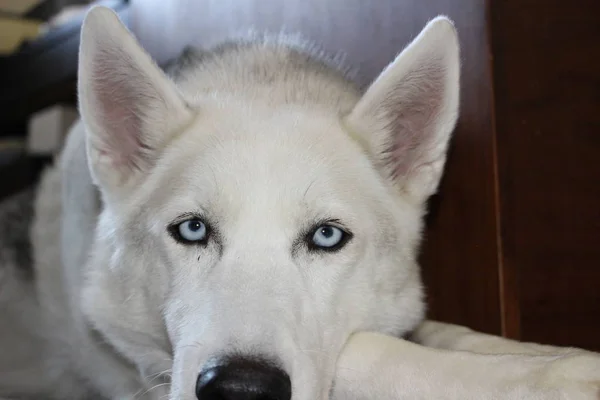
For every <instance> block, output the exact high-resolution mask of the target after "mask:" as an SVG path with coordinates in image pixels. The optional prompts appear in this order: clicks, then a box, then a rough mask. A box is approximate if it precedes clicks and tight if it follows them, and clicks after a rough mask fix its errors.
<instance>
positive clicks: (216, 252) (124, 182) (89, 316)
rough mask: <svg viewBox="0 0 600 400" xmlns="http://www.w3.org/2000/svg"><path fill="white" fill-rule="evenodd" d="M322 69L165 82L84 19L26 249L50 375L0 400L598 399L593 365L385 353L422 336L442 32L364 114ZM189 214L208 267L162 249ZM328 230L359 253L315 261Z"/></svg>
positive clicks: (440, 121)
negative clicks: (223, 375)
mask: <svg viewBox="0 0 600 400" xmlns="http://www.w3.org/2000/svg"><path fill="white" fill-rule="evenodd" d="M313 56H314V54H312V53H310V52H308V51H307V50H306V49H303V48H301V47H294V46H293V45H291V44H290V43H289V42H286V41H285V40H281V39H277V40H275V39H272V38H266V39H264V40H259V41H257V42H250V43H246V44H243V45H238V46H234V47H227V48H223V49H220V50H219V49H217V50H216V51H215V52H213V53H207V54H204V55H202V56H200V57H199V60H197V62H195V63H192V65H190V66H186V67H185V68H184V69H182V70H181V71H179V72H178V75H177V76H174V77H172V78H171V79H169V78H167V76H165V75H164V74H163V73H162V72H161V71H160V70H159V69H158V68H157V67H156V65H155V64H154V63H153V62H152V61H151V59H150V58H149V57H148V56H147V54H146V53H145V52H144V51H143V50H142V49H141V48H139V46H138V45H137V44H136V43H135V41H134V39H133V37H132V36H131V35H130V34H129V33H128V32H127V31H126V29H125V28H124V27H123V26H122V25H121V24H120V22H119V21H118V20H117V18H116V16H115V15H114V13H112V12H111V11H109V10H108V9H105V8H101V7H95V8H93V9H92V10H91V11H90V13H89V14H88V16H87V18H86V21H85V23H84V27H83V33H82V51H81V56H80V73H79V77H80V81H79V93H80V101H81V114H82V121H80V122H78V123H77V124H76V125H75V126H74V128H73V129H72V131H71V132H70V135H69V137H68V141H67V145H66V148H65V149H64V152H63V154H62V156H61V158H60V160H59V161H58V162H57V167H56V168H54V169H52V170H50V171H48V173H46V174H45V176H44V179H43V182H42V185H41V188H40V193H39V197H38V203H37V206H36V211H37V217H36V223H35V226H34V228H33V232H34V236H33V239H34V246H35V255H36V260H37V262H36V273H37V295H38V301H39V304H40V310H39V311H40V312H41V315H42V317H41V322H40V329H43V330H44V332H45V333H46V334H45V335H44V340H43V351H41V352H40V353H41V354H40V355H41V357H40V358H41V359H42V361H41V365H43V366H44V368H38V369H36V370H35V371H36V375H35V376H31V375H22V376H19V378H18V379H17V380H16V382H17V383H18V384H19V385H20V388H19V387H18V386H17V387H16V388H15V387H13V386H14V385H13V386H9V387H8V389H5V386H4V385H3V381H2V379H1V378H0V395H7V396H8V395H13V394H25V395H29V394H31V393H32V392H31V391H30V390H29V391H28V390H27V388H28V387H30V386H28V382H29V381H30V380H36V383H38V384H39V386H38V389H37V390H36V391H34V393H35V394H36V395H40V396H48V397H51V396H54V397H56V398H58V399H67V398H68V399H77V398H83V397H84V396H85V395H86V394H90V393H95V394H100V395H102V396H103V397H106V398H110V399H134V398H135V399H139V398H147V399H161V398H164V397H165V396H168V398H170V399H173V400H175V399H178V400H179V399H182V400H187V399H194V398H195V393H194V387H195V382H196V378H197V376H198V373H199V372H200V370H201V369H202V368H203V367H204V366H205V365H206V364H207V363H209V362H211V361H213V360H214V359H218V358H220V357H223V356H226V355H228V354H230V353H231V352H236V353H241V354H257V353H258V354H261V355H262V356H264V357H268V358H270V359H273V360H275V361H276V362H278V363H279V364H281V366H282V367H283V369H284V370H285V371H286V372H287V373H288V374H289V375H290V377H291V382H292V393H293V399H294V400H315V399H319V400H321V399H322V400H324V399H326V398H329V393H332V396H333V398H336V399H346V400H347V399H367V398H373V399H380V400H381V399H390V400H391V399H397V398H461V399H466V398H477V399H481V398H495V397H499V396H500V395H507V396H509V397H502V398H522V397H519V396H523V395H525V394H526V395H527V398H532V399H538V398H539V399H541V398H557V399H558V398H563V397H561V396H563V395H565V394H569V393H576V394H578V395H580V396H579V397H577V395H574V397H572V398H575V399H579V398H581V399H591V398H594V397H591V396H593V394H592V393H593V390H597V389H598V383H599V379H598V373H597V372H593V370H594V368H596V367H598V365H599V364H600V363H599V361H598V360H599V359H598V357H597V356H595V355H591V354H587V353H583V352H581V353H577V354H578V355H577V357H574V358H570V359H568V360H567V361H568V362H570V363H571V364H569V363H568V362H564V363H561V362H558V361H557V360H558V359H559V358H557V357H556V356H547V355H546V356H542V357H534V356H531V355H512V356H497V355H489V354H488V355H475V354H471V353H461V352H455V353H454V352H448V351H442V350H436V349H434V348H433V347H434V346H436V345H439V344H440V343H447V342H448V341H449V342H450V343H451V344H450V345H448V346H447V347H449V348H452V347H456V348H460V349H467V350H468V349H470V348H471V347H473V348H474V349H478V347H477V343H476V342H477V341H471V340H470V339H469V340H467V341H462V340H454V339H458V338H461V337H463V336H462V335H464V334H465V332H464V331H462V330H459V331H455V328H454V327H452V326H447V325H435V323H433V322H428V323H425V324H424V325H421V328H420V329H419V330H417V331H416V333H415V336H414V338H415V341H417V342H421V343H423V344H425V345H430V346H431V347H422V346H419V345H417V344H414V343H410V342H407V341H404V340H401V339H397V338H394V336H395V337H400V336H401V335H404V334H406V333H408V332H411V331H412V330H413V329H414V328H415V327H417V326H418V325H419V323H420V322H421V321H422V318H423V315H424V305H423V298H422V287H421V281H420V274H419V270H418V265H417V263H416V258H417V252H418V246H419V243H420V237H421V227H422V216H423V214H424V213H425V205H426V200H427V198H428V197H429V196H430V195H431V194H432V193H433V192H434V191H435V190H436V188H437V185H438V182H439V180H440V178H441V175H442V171H443V164H444V160H445V153H446V148H447V145H448V141H449V138H450V134H451V132H452V130H453V127H454V124H455V121H456V117H457V113H458V91H459V77H458V70H459V53H458V43H457V39H456V33H455V31H454V28H453V26H452V24H451V22H450V21H449V20H448V19H446V18H444V17H439V18H436V19H435V20H432V21H431V22H430V23H429V24H428V25H427V26H426V28H425V29H424V30H423V32H422V33H421V34H420V35H419V36H418V37H417V38H416V39H415V40H414V41H413V43H411V44H410V45H409V46H408V47H407V48H406V49H405V50H404V51H403V52H402V53H401V54H400V55H399V56H398V58H397V59H396V60H395V61H394V62H393V63H392V64H390V66H389V67H388V68H387V69H386V70H385V71H384V72H383V73H382V75H381V76H380V77H379V78H378V79H377V80H376V81H375V82H374V83H373V85H372V86H371V87H370V88H369V89H368V90H367V91H366V93H365V94H364V95H361V93H360V92H359V91H358V90H357V89H356V88H355V87H354V86H353V84H352V83H351V82H349V81H348V80H347V79H346V77H345V76H344V75H343V74H342V73H340V72H339V71H335V70H334V69H332V68H331V66H330V65H329V64H328V63H321V62H320V61H319V60H318V59H315V58H314V57H313ZM186 213H198V214H201V215H202V216H203V218H205V220H206V221H207V222H208V223H210V224H211V226H212V228H213V230H214V231H215V232H216V234H215V235H214V236H213V237H212V239H211V240H209V242H208V244H207V245H206V246H205V247H198V246H184V245H182V244H180V243H177V242H176V241H175V240H174V238H173V237H172V236H171V235H170V234H169V233H168V226H169V225H170V224H172V223H173V221H176V220H177V219H178V218H180V217H181V215H183V214H186ZM328 218H335V219H338V220H339V221H340V223H341V224H343V225H344V227H346V228H347V229H349V230H350V231H352V233H353V235H354V236H353V238H352V240H351V241H350V242H349V243H348V244H347V245H346V246H345V247H344V248H343V249H341V250H340V251H339V252H335V253H324V252H321V253H319V252H311V251H309V249H308V248H307V245H306V243H304V234H305V233H306V232H307V229H309V228H311V227H312V226H313V225H314V224H318V222H319V221H321V220H323V219H328ZM59 232H60V234H59ZM428 324H433V325H428ZM367 332H371V333H367ZM440 333H441V335H442V336H444V335H445V334H446V335H447V336H448V337H449V338H450V339H448V338H447V337H446V338H445V339H439V337H438V336H439V335H440ZM387 335H389V336H387ZM477 337H479V336H477ZM481 337H483V338H487V337H486V336H481ZM1 339H2V338H0V345H2V343H1ZM486 340H487V339H486ZM495 340H498V341H500V342H499V343H504V344H505V343H508V344H506V349H508V350H507V351H508V352H511V350H512V349H515V348H518V347H515V346H516V345H513V344H512V342H504V341H502V339H499V338H495ZM455 342H456V343H460V345H458V344H456V343H455ZM523 346H525V348H527V349H533V347H528V346H527V345H523ZM531 351H534V350H531ZM557 352H558V350H557ZM557 354H558V353H557ZM565 354H567V353H565ZM570 354H575V353H568V354H567V356H568V357H570ZM579 354H582V355H581V357H580V356H579ZM338 357H339V360H338ZM569 360H570V361H569ZM0 365H1V364H0ZM37 366H38V367H39V364H38V365H37ZM571 366H572V367H573V368H574V369H573V370H567V368H568V367H571ZM597 370H598V368H596V371H597ZM40 371H42V372H40ZM50 371H51V373H49V372H50ZM553 376H559V377H560V378H561V379H562V380H559V381H554V380H552V379H550V378H551V377H553ZM538 378H539V379H538ZM546 378H547V379H546ZM531 380H533V381H535V382H536V383H535V385H532V384H531ZM557 382H558V383H557ZM332 389H333V390H332ZM553 389H555V391H554V392H552V391H551V390H553ZM548 395H549V396H550V397H545V396H548ZM510 396H512V397H510ZM553 396H554V397H553Z"/></svg>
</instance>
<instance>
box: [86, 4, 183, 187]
mask: <svg viewBox="0 0 600 400" xmlns="http://www.w3.org/2000/svg"><path fill="white" fill-rule="evenodd" d="M78 79H79V82H78V91H79V102H80V105H79V106H80V113H81V116H82V119H83V121H84V123H85V126H86V131H87V138H86V139H87V140H86V142H87V153H88V162H89V166H90V170H91V173H92V176H93V178H94V180H95V182H96V183H97V184H98V185H99V186H100V188H101V189H102V190H103V191H105V192H119V191H122V190H124V189H126V188H128V187H130V186H132V185H134V184H135V183H136V182H138V181H139V178H140V177H141V176H143V173H144V172H147V171H148V170H149V169H150V168H151V167H152V166H153V165H154V163H155V162H156V160H157V158H158V157H159V156H160V152H161V150H162V149H163V147H164V146H165V145H166V143H167V141H168V140H169V139H170V138H171V137H172V136H173V135H174V134H176V133H177V132H178V131H179V130H180V129H182V128H183V127H184V125H186V124H187V123H189V121H190V120H191V118H192V117H191V115H192V113H191V111H190V109H189V108H188V107H187V105H186V104H185V102H184V101H183V100H182V98H181V97H180V96H179V94H178V92H177V90H176V88H175V87H174V85H173V84H172V83H171V82H170V81H169V80H168V78H167V77H166V76H165V75H164V73H163V72H162V71H161V70H160V68H159V67H158V66H157V65H156V64H155V63H154V62H153V61H152V59H151V58H150V56H149V55H148V54H147V53H146V52H145V51H144V50H143V49H142V48H141V47H140V46H139V45H138V44H137V42H136V40H135V39H134V38H133V36H132V35H131V33H130V32H129V31H128V30H127V29H126V28H125V27H124V26H123V24H122V23H121V22H120V21H119V19H118V17H117V15H116V14H115V13H114V12H113V11H112V10H110V9H109V8H105V7H101V6H95V7H93V8H92V9H91V10H90V11H89V12H88V14H87V16H86V18H85V21H84V23H83V28H82V33H81V45H80V52H79V71H78ZM115 194H116V193H115Z"/></svg>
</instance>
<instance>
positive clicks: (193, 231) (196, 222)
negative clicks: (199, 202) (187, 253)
mask: <svg viewBox="0 0 600 400" xmlns="http://www.w3.org/2000/svg"><path fill="white" fill-rule="evenodd" d="M170 230H171V234H172V235H173V237H174V238H175V239H176V240H177V241H179V242H181V243H185V244H193V243H200V244H201V243H205V242H206V240H207V239H208V233H209V232H208V227H207V226H206V224H205V223H204V222H202V220H200V219H199V218H191V219H188V220H185V221H182V222H180V223H178V224H176V225H174V226H172V227H171V229H170Z"/></svg>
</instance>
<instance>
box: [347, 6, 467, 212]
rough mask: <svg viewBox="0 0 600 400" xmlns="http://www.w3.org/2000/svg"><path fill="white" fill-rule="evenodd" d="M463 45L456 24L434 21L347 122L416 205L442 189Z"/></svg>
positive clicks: (387, 174) (455, 114)
mask: <svg viewBox="0 0 600 400" xmlns="http://www.w3.org/2000/svg"><path fill="white" fill-rule="evenodd" d="M459 69H460V61H459V45H458V38H457V34H456V31H455V29H454V25H453V24H452V22H451V21H450V20H449V19H447V18H445V17H438V18H435V19H434V20H432V21H430V22H429V23H428V24H427V26H426V27H425V28H424V29H423V31H422V32H421V33H420V34H419V35H418V36H417V37H416V38H415V39H414V40H413V42H412V43H411V44H410V45H409V46H408V47H406V49H404V50H403V51H402V53H400V55H399V56H398V57H397V58H396V59H395V60H394V61H393V62H392V63H391V64H390V65H389V66H388V67H387V68H386V69H385V70H384V71H383V72H382V73H381V74H380V76H379V77H378V78H377V79H376V80H375V81H374V82H373V83H372V84H371V86H370V87H369V88H368V89H367V91H366V92H365V94H364V95H363V97H362V98H361V99H360V100H359V102H358V104H357V105H356V106H355V108H354V109H353V110H352V112H351V113H350V115H348V116H347V118H346V123H347V125H348V127H349V129H351V130H352V131H353V133H354V135H355V136H356V135H358V136H359V138H360V140H361V141H362V142H363V144H365V145H366V147H367V150H368V151H369V152H370V155H371V156H372V157H373V158H374V160H375V163H376V164H377V166H378V167H379V169H380V171H381V172H382V173H383V174H384V175H385V177H386V178H388V179H391V180H393V183H394V184H395V185H396V186H398V187H399V189H400V190H401V191H402V192H404V193H406V194H407V195H409V196H410V197H411V198H413V199H414V200H415V201H418V202H422V201H425V200H426V199H427V198H428V197H429V196H430V195H432V194H433V193H435V191H436V190H437V186H438V184H439V181H440V178H441V176H442V172H443V169H444V164H445V160H446V151H447V148H448V142H449V139H450V136H451V133H452V131H453V130H454V126H455V124H456V120H457V116H458V108H459V86H460V85H459Z"/></svg>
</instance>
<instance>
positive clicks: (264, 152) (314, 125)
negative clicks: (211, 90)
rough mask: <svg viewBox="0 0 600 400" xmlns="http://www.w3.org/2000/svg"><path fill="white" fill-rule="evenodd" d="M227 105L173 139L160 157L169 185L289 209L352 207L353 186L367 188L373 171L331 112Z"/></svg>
mask: <svg viewBox="0 0 600 400" xmlns="http://www.w3.org/2000/svg"><path fill="white" fill-rule="evenodd" d="M233 111H234V112H232V109H228V108H220V109H216V110H211V112H207V115H206V116H202V115H200V116H199V117H198V120H197V121H196V123H195V124H194V125H192V126H191V127H190V128H189V129H188V131H187V132H186V133H184V135H182V137H181V139H180V140H179V141H178V142H177V143H175V144H173V148H172V149H171V150H170V151H169V152H168V154H167V155H166V162H165V163H164V164H163V165H166V166H167V167H166V168H163V181H164V182H166V183H167V185H168V186H169V187H172V188H173V190H172V191H169V192H171V193H179V194H180V195H181V196H182V197H183V196H190V195H192V194H193V195H194V196H197V197H196V200H197V201H198V202H200V203H208V202H212V203H217V204H216V206H217V207H229V208H233V207H234V205H235V206H237V207H241V206H245V205H252V206H253V207H255V208H256V207H259V206H262V207H264V208H265V209H269V208H271V209H276V208H280V209H285V210H288V211H289V212H290V214H293V211H292V209H293V207H304V208H313V209H314V208H315V207H317V208H318V207H328V208H329V209H335V208H336V207H339V208H343V207H350V206H356V205H355V204H353V199H356V198H357V197H358V196H357V195H356V193H357V191H365V189H366V188H365V185H369V186H370V187H372V185H373V183H374V181H375V179H374V177H375V176H374V175H375V174H374V172H373V171H374V170H373V169H372V167H371V165H370V164H369V162H368V159H367V157H366V156H365V155H364V154H363V153H362V150H361V149H360V147H359V146H358V145H357V144H356V143H355V142H354V141H353V140H352V139H351V138H350V137H349V136H348V133H347V132H346V131H345V130H344V128H343V126H342V124H341V122H340V116H339V115H337V114H336V113H335V112H326V111H314V110H308V111H307V110H303V109H297V108H290V107H284V108H280V109H276V110H273V109H261V108H260V107H256V106H253V107H252V108H250V107H247V108H244V109H241V108H238V109H234V110H233ZM373 190H375V191H377V190H376V189H373ZM367 197H368V196H362V199H363V200H364V199H366V198H367ZM316 212H319V210H317V211H316ZM323 212H327V210H323Z"/></svg>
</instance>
